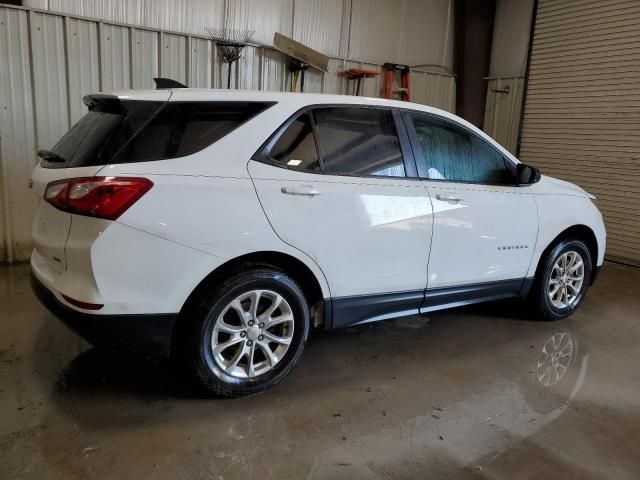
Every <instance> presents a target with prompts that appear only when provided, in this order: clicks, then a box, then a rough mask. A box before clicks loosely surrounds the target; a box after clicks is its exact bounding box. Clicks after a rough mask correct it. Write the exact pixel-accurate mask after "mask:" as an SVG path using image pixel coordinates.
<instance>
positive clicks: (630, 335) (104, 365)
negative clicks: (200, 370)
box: [0, 264, 640, 479]
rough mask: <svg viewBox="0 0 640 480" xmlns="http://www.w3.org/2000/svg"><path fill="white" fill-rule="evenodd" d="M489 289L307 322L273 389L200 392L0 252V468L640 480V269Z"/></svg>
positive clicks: (22, 471)
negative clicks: (109, 348)
mask: <svg viewBox="0 0 640 480" xmlns="http://www.w3.org/2000/svg"><path fill="white" fill-rule="evenodd" d="M518 308H519V306H518V304H514V303H495V304H487V305H484V306H476V307H473V308H465V309H458V310H451V311H447V312H440V313H438V314H432V315H429V316H428V317H411V318H406V319H401V320H395V321H386V322H382V323H378V324H373V325H368V326H363V327H359V328H351V329H347V330H344V331H339V332H332V333H320V334H317V335H315V336H314V337H313V338H312V340H311V342H310V344H309V345H308V347H307V350H306V352H305V354H304V356H303V359H302V361H301V363H300V365H299V366H298V368H297V369H296V370H294V372H293V373H292V374H291V375H290V376H289V377H288V378H287V379H285V380H284V381H283V382H282V383H281V384H280V385H278V386H277V387H276V388H275V389H273V390H271V391H269V392H267V393H265V394H263V395H259V396H256V397H252V398H244V399H240V400H231V401H229V400H226V401H222V400H211V399H206V398H202V397H200V396H199V395H198V394H197V393H196V392H194V391H193V390H192V389H191V388H190V386H189V385H188V384H187V383H186V382H185V381H184V380H183V379H181V378H180V376H179V375H178V374H176V373H175V372H173V371H172V369H171V368H170V366H169V365H167V364H165V363H160V364H157V363H151V362H148V361H144V360H140V359H137V358H132V357H129V356H127V355H123V354H115V353H109V352H102V351H99V350H96V349H92V348H90V347H89V346H88V345H87V344H85V343H84V342H83V341H81V340H80V339H79V338H77V337H76V336H75V335H74V334H73V333H71V332H70V331H68V330H67V329H66V328H65V327H64V326H63V325H62V324H61V323H60V322H58V321H57V320H55V319H54V318H52V317H51V315H50V314H48V313H46V312H45V311H44V310H43V308H42V307H41V306H40V305H39V304H38V303H37V301H36V300H35V299H34V297H33V295H32V294H31V291H30V287H29V272H28V267H26V266H24V265H21V266H15V267H1V268H0V409H1V410H0V411H1V412H2V416H1V417H0V478H61V479H62V478H65V479H66V478H89V477H90V478H132V477H133V478H148V477H153V478H171V479H173V478H216V479H217V478H224V479H229V478H254V477H255V478H260V479H262V478H271V477H278V478H340V479H342V478H344V479H360V478H363V479H364V478H380V479H387V478H394V479H396V478H456V479H457V478H542V477H547V478H580V479H586V478H637V475H638V472H640V441H639V440H638V439H639V438H640V374H639V372H640V369H639V368H638V366H639V365H640V347H639V345H640V325H639V320H640V270H639V269H633V268H629V267H623V266H619V265H614V264H607V265H606V266H605V268H604V269H603V272H602V275H601V276H600V278H599V279H598V282H597V284H596V286H595V287H594V288H593V289H592V290H591V291H590V292H589V294H588V296H587V298H586V300H585V303H584V305H583V306H582V308H581V310H580V311H579V312H578V313H576V314H575V315H574V316H573V317H572V318H570V319H567V320H564V321H561V322H556V323H545V322H537V321H535V319H531V318H528V316H527V315H526V313H522V312H520V313H514V312H516V311H517V310H518Z"/></svg>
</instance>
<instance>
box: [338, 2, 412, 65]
mask: <svg viewBox="0 0 640 480" xmlns="http://www.w3.org/2000/svg"><path fill="white" fill-rule="evenodd" d="M398 7H401V4H400V3H396V2H388V1H386V0H353V1H352V7H351V8H352V12H351V28H350V37H349V55H348V57H349V58H352V59H358V60H361V61H365V62H373V63H384V62H390V61H393V60H394V59H395V58H396V57H397V53H398V42H397V39H398V37H399V34H400V30H401V25H402V18H401V14H402V8H398Z"/></svg>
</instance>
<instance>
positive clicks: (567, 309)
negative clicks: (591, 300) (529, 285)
mask: <svg viewBox="0 0 640 480" xmlns="http://www.w3.org/2000/svg"><path fill="white" fill-rule="evenodd" d="M541 261H542V262H543V263H542V264H541V268H540V270H539V271H538V275H537V277H536V279H535V284H534V287H533V289H532V291H531V294H530V298H529V300H530V301H531V303H532V304H533V307H534V308H535V310H536V312H537V313H538V314H539V315H540V316H541V317H542V319H544V320H560V319H562V318H566V317H568V316H569V315H571V314H572V313H573V312H574V311H575V310H576V309H577V308H578V306H579V305H580V303H582V300H583V299H584V295H585V294H586V292H587V289H588V288H589V284H590V282H591V273H592V263H591V255H590V253H589V249H588V248H587V246H586V245H585V244H584V242H582V241H581V240H577V239H565V240H562V241H560V242H559V243H558V244H557V245H555V246H554V247H553V248H552V249H551V251H550V252H549V253H548V254H547V255H546V256H545V257H544V258H543V259H542V260H541Z"/></svg>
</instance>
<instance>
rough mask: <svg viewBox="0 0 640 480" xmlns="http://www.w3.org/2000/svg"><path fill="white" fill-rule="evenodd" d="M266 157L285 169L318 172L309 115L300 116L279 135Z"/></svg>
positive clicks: (318, 164) (316, 152) (318, 166)
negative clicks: (291, 168)
mask: <svg viewBox="0 0 640 480" xmlns="http://www.w3.org/2000/svg"><path fill="white" fill-rule="evenodd" d="M268 156H269V157H270V158H271V160H274V161H276V162H279V163H281V164H282V165H283V166H286V167H293V168H300V169H303V170H312V171H317V170H320V162H319V161H318V151H317V149H316V141H315V139H314V137H313V128H312V126H311V119H310V118H309V114H307V113H304V114H302V115H300V116H299V117H298V118H297V119H296V120H294V121H293V123H291V125H289V126H288V127H287V128H286V129H285V131H284V132H282V133H281V134H280V136H279V137H278V140H277V141H276V143H275V144H274V145H273V147H271V150H270V151H269V154H268Z"/></svg>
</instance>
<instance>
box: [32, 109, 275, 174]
mask: <svg viewBox="0 0 640 480" xmlns="http://www.w3.org/2000/svg"><path fill="white" fill-rule="evenodd" d="M271 105H272V103H265V102H152V101H136V100H124V101H121V102H119V101H110V102H103V103H98V104H96V105H95V106H94V107H93V108H92V109H91V110H90V111H89V112H88V113H87V114H86V115H85V116H84V117H82V118H81V119H80V120H79V121H78V123H76V124H75V125H74V126H73V127H72V128H71V130H69V131H68V132H67V133H66V134H65V135H64V136H63V137H62V138H61V139H60V140H59V141H58V143H56V144H55V145H54V147H53V148H52V149H51V152H53V153H54V154H55V155H56V156H55V157H54V158H52V157H51V156H49V157H48V158H46V159H45V160H43V162H42V165H43V166H44V167H49V168H71V167H85V166H93V165H108V164H111V163H131V162H147V161H153V160H167V159H170V158H177V157H184V156H187V155H190V154H192V153H195V152H197V151H199V150H202V149H203V148H205V147H207V146H209V145H211V144H213V143H215V142H217V141H218V140H220V139H221V138H222V137H224V136H225V135H227V134H228V133H230V132H231V131H232V130H234V129H235V128H237V127H238V126H240V125H241V124H243V123H244V122H246V121H247V120H249V119H251V118H253V117H254V116H256V115H257V114H258V113H260V112H262V111H264V110H265V109H267V108H268V107H269V106H271Z"/></svg>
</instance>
